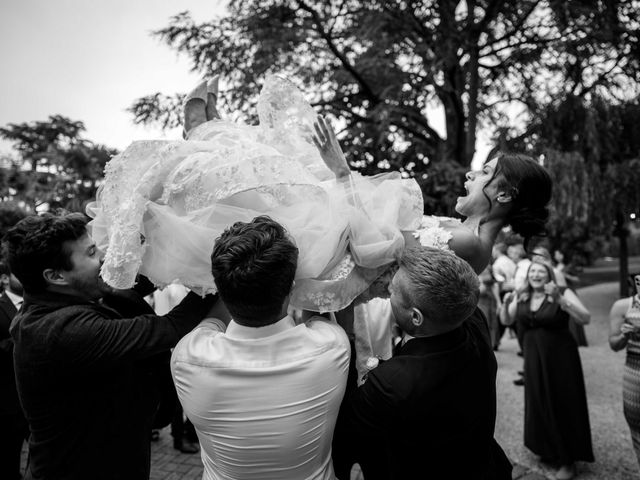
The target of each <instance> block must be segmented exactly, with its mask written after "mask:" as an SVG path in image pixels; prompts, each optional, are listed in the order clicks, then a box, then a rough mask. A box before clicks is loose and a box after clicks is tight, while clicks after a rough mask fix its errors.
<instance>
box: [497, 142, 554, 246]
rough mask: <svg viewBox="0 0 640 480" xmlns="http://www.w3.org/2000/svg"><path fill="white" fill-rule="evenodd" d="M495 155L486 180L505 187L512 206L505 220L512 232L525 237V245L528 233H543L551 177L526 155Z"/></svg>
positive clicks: (549, 198) (540, 234) (531, 235)
mask: <svg viewBox="0 0 640 480" xmlns="http://www.w3.org/2000/svg"><path fill="white" fill-rule="evenodd" d="M497 159H498V161H497V164H496V169H495V170H494V173H493V178H492V179H491V181H490V182H489V183H491V182H493V181H497V182H499V184H498V188H499V189H501V188H505V192H506V193H508V194H510V195H511V204H512V207H511V209H510V210H509V213H507V216H506V218H505V224H506V225H511V229H512V230H513V231H514V232H515V233H517V234H519V235H521V236H522V237H524V240H525V246H526V245H527V243H528V240H529V239H530V238H531V237H533V236H536V235H538V236H543V235H546V227H545V224H546V222H547V219H548V218H549V209H548V208H547V205H548V204H549V201H550V200H551V185H552V182H551V177H550V176H549V173H548V172H547V170H546V169H545V168H544V167H543V166H542V165H540V164H539V163H538V162H536V161H535V160H534V159H533V158H531V157H529V156H527V155H522V154H517V153H499V154H498V155H497ZM489 183H488V184H489ZM488 184H487V185H488ZM485 188H486V186H485Z"/></svg>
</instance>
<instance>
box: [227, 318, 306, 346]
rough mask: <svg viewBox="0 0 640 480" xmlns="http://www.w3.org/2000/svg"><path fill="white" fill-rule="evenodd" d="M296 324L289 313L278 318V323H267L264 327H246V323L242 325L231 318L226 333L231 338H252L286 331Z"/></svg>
mask: <svg viewBox="0 0 640 480" xmlns="http://www.w3.org/2000/svg"><path fill="white" fill-rule="evenodd" d="M295 326H296V324H295V322H294V320H293V318H291V317H290V316H289V315H287V316H286V317H284V318H283V319H281V320H278V321H277V322H276V323H272V324H270V325H265V326H264V327H245V326H244V325H240V324H239V323H236V322H235V321H234V320H231V322H230V323H229V326H228V327H227V332H226V335H227V337H231V338H239V339H245V340H252V339H257V338H266V337H271V336H273V335H276V334H278V333H281V332H284V331H285V330H289V329H290V328H293V327H295Z"/></svg>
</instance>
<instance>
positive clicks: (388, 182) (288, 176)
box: [88, 76, 423, 311]
mask: <svg viewBox="0 0 640 480" xmlns="http://www.w3.org/2000/svg"><path fill="white" fill-rule="evenodd" d="M258 111H259V117H260V125H259V126H246V125H242V124H236V123H232V122H228V121H222V120H218V121H211V122H207V123H205V124H203V125H200V126H199V127H197V128H196V129H194V130H193V131H192V132H191V134H190V136H189V139H188V140H187V141H145V142H134V143H133V144H132V145H130V146H129V147H128V148H127V149H126V150H125V151H124V152H123V153H122V154H120V155H118V156H116V157H114V158H113V159H112V160H111V161H110V162H109V163H108V165H107V168H106V170H105V181H104V184H103V185H102V186H101V188H100V190H99V192H98V195H97V199H96V202H95V203H93V204H92V205H90V206H89V208H88V213H89V215H90V216H91V217H93V220H92V221H91V223H90V225H89V228H90V231H91V235H92V236H93V238H94V240H95V241H96V243H97V245H98V246H99V247H100V248H101V249H103V250H104V251H105V252H106V255H105V261H104V265H103V267H102V271H101V273H102V276H103V278H104V280H105V281H106V282H107V283H108V284H109V285H111V286H113V287H115V288H129V287H131V286H132V285H133V283H134V281H135V276H136V274H137V273H142V274H144V275H146V276H147V277H148V278H149V279H151V280H152V281H153V282H154V283H155V284H156V285H158V286H164V285H167V284H171V283H180V284H183V285H185V286H187V287H188V288H190V289H193V290H195V291H197V292H199V293H201V294H205V293H212V292H215V291H216V287H215V284H214V282H213V277H212V275H211V265H210V255H211V251H212V249H213V244H214V241H215V239H216V238H217V237H218V236H219V235H220V234H221V233H222V232H223V231H224V229H225V228H227V227H228V226H230V225H232V224H233V223H235V222H237V221H243V222H248V221H250V220H252V219H253V218H255V217H256V216H258V215H268V216H270V217H272V218H273V219H274V220H276V221H278V222H280V223H281V224H283V225H284V226H285V228H286V229H287V230H288V232H289V233H290V234H291V236H292V237H293V239H294V241H295V242H296V245H297V246H298V248H299V250H300V256H299V264H298V269H297V271H296V286H295V288H294V291H293V295H292V306H294V307H296V308H302V309H308V310H313V311H332V310H338V309H341V308H344V307H345V306H347V305H348V304H349V303H351V302H352V301H353V299H354V298H355V297H357V296H358V295H359V294H360V293H362V292H363V291H364V290H365V289H366V288H367V287H368V286H369V285H370V284H371V282H373V280H375V278H376V277H377V276H379V275H380V274H381V273H382V271H384V269H385V268H386V266H387V265H388V264H389V263H391V262H393V261H394V260H395V259H396V258H397V257H398V256H399V255H400V253H401V252H402V249H403V247H404V241H403V238H402V235H401V231H402V230H414V229H415V228H417V227H418V225H419V223H420V220H421V218H422V209H423V201H422V193H421V191H420V188H419V186H418V185H417V183H416V182H415V181H414V180H410V179H403V178H402V177H401V176H400V175H399V174H398V173H395V172H394V173H389V174H383V175H378V176H375V177H362V176H360V175H358V174H353V175H351V177H350V178H349V179H348V181H346V182H345V181H340V182H337V181H336V180H335V178H333V174H332V173H331V172H330V171H329V170H328V169H327V167H326V166H325V165H324V163H323V162H322V159H321V157H320V155H319V153H318V151H317V149H316V148H315V146H314V145H313V143H312V140H311V132H312V130H311V129H312V124H313V120H314V119H315V118H316V115H315V113H314V112H313V109H312V108H311V107H310V106H309V105H308V104H307V103H306V102H305V101H304V98H303V97H302V94H301V93H300V92H299V91H298V90H297V89H296V88H295V87H294V86H293V85H292V84H291V83H289V82H288V81H286V80H284V79H282V78H279V77H275V76H274V77H270V78H268V79H267V81H266V82H265V86H264V88H263V91H262V92H261V96H260V101H259V104H258Z"/></svg>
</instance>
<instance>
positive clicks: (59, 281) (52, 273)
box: [42, 268, 68, 285]
mask: <svg viewBox="0 0 640 480" xmlns="http://www.w3.org/2000/svg"><path fill="white" fill-rule="evenodd" d="M42 276H43V278H44V280H45V281H46V282H47V283H48V284H49V285H68V283H67V280H66V279H65V278H64V276H63V275H62V274H61V273H60V270H56V269H53V268H47V269H46V270H43V272H42Z"/></svg>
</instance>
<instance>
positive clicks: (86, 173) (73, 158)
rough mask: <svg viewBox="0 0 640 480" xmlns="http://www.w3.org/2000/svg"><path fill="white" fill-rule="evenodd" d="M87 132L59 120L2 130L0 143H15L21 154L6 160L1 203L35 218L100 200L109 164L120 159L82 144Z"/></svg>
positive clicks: (1, 170) (1, 174)
mask: <svg viewBox="0 0 640 480" xmlns="http://www.w3.org/2000/svg"><path fill="white" fill-rule="evenodd" d="M84 130H85V127H84V124H83V123H82V122H78V121H73V120H70V119H68V118H66V117H63V116H60V115H53V116H50V117H49V119H48V121H44V122H30V123H19V124H8V125H6V126H5V127H3V128H0V137H2V138H4V139H6V140H10V141H12V142H13V146H14V149H15V150H16V151H17V152H18V154H19V157H17V158H4V159H2V165H1V167H2V168H0V199H1V200H2V201H3V202H16V203H17V204H19V205H21V206H22V207H23V208H25V209H26V210H27V211H31V212H34V211H36V210H41V209H42V208H45V209H46V208H49V209H53V208H66V209H69V210H75V211H80V210H83V207H84V203H85V202H86V201H87V200H89V199H91V198H93V197H94V196H95V193H96V189H97V187H98V184H99V182H100V180H101V178H102V175H103V171H104V166H105V164H106V162H107V161H108V160H109V158H111V156H113V155H114V154H115V153H116V152H115V150H113V149H109V148H107V147H105V146H103V145H98V144H94V143H92V142H90V141H88V140H86V139H84V138H82V133H83V132H84Z"/></svg>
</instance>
